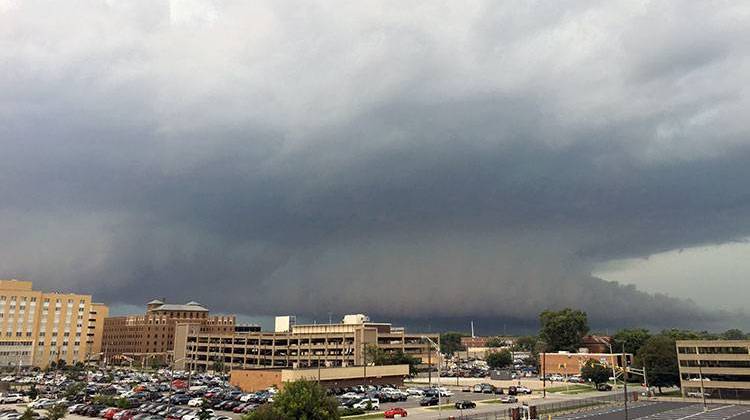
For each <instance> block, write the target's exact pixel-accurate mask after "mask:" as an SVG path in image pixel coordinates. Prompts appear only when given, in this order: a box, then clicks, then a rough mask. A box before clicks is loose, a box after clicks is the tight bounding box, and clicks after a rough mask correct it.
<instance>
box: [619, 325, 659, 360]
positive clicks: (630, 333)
mask: <svg viewBox="0 0 750 420" xmlns="http://www.w3.org/2000/svg"><path fill="white" fill-rule="evenodd" d="M612 338H613V339H614V340H613V343H612V347H613V350H614V351H615V352H619V351H622V348H623V345H624V346H625V352H626V353H632V354H638V350H640V348H641V346H643V343H645V342H646V341H647V340H648V339H649V338H651V334H650V333H649V332H648V330H646V329H643V328H632V329H627V328H626V329H622V330H620V331H617V333H615V335H614V336H613V337H612Z"/></svg>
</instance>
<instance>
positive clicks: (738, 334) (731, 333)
mask: <svg viewBox="0 0 750 420" xmlns="http://www.w3.org/2000/svg"><path fill="white" fill-rule="evenodd" d="M745 337H746V335H745V333H744V332H742V330H738V329H736V328H733V329H731V330H726V331H724V332H723V333H721V338H722V339H723V340H744V339H745Z"/></svg>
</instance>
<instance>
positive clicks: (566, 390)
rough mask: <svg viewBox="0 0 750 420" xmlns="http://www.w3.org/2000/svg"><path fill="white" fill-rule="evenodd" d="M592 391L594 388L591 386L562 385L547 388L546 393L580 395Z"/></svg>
mask: <svg viewBox="0 0 750 420" xmlns="http://www.w3.org/2000/svg"><path fill="white" fill-rule="evenodd" d="M593 390H594V388H592V387H591V386H589V385H581V384H571V385H568V386H565V385H563V386H554V387H552V388H547V392H560V393H563V394H580V393H582V392H589V391H593Z"/></svg>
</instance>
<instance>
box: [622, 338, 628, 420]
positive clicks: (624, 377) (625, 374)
mask: <svg viewBox="0 0 750 420" xmlns="http://www.w3.org/2000/svg"><path fill="white" fill-rule="evenodd" d="M622 364H623V367H622V386H623V388H622V389H623V392H624V393H625V420H628V366H627V364H628V363H627V361H625V342H623V343H622Z"/></svg>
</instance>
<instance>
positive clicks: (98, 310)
mask: <svg viewBox="0 0 750 420" xmlns="http://www.w3.org/2000/svg"><path fill="white" fill-rule="evenodd" d="M107 314H108V308H107V307H106V306H105V305H103V304H100V303H94V302H92V301H91V296H90V295H78V294H72V293H67V294H66V293H59V292H52V293H45V292H41V291H37V290H33V285H32V282H30V281H18V280H0V367H18V366H21V367H28V366H35V367H46V366H48V365H49V364H50V363H52V362H55V363H59V362H61V361H64V362H65V363H67V364H69V365H70V364H75V363H76V362H81V363H83V362H86V361H89V360H92V359H94V358H98V357H99V356H100V354H99V353H100V352H101V340H102V332H103V327H104V322H103V321H104V318H105V317H106V316H107Z"/></svg>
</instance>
